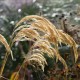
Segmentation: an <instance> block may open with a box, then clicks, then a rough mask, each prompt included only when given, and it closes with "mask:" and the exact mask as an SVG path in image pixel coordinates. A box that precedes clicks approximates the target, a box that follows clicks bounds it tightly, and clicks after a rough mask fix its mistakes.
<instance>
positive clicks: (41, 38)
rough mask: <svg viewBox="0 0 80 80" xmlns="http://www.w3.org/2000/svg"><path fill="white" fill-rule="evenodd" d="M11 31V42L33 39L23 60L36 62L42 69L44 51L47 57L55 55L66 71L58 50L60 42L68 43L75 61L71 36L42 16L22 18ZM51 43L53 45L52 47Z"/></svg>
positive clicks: (74, 46)
mask: <svg viewBox="0 0 80 80" xmlns="http://www.w3.org/2000/svg"><path fill="white" fill-rule="evenodd" d="M23 22H26V24H25V25H23ZM13 33H14V34H13V36H14V39H13V42H15V41H24V40H29V41H33V43H34V44H33V45H32V47H31V48H30V50H29V52H28V54H27V55H28V56H26V57H25V60H26V61H29V62H30V61H33V62H37V63H38V65H39V66H41V67H42V69H43V68H44V67H43V66H45V65H43V64H42V63H44V62H46V61H45V60H44V53H46V54H47V55H48V56H49V57H53V58H54V57H56V58H57V60H60V61H61V62H62V63H63V65H64V67H65V69H66V71H68V67H67V64H66V62H65V60H64V59H63V58H62V57H61V55H60V54H59V51H58V47H59V44H61V43H64V44H66V45H70V46H71V47H72V48H73V51H74V57H75V62H76V61H77V58H78V53H77V49H76V46H77V44H76V43H75V41H74V40H73V38H72V37H70V36H69V35H68V34H66V33H64V32H63V31H61V30H58V29H56V27H55V26H54V25H53V24H52V23H51V22H50V21H48V20H47V19H46V18H44V17H41V16H37V15H30V16H26V17H24V18H22V19H21V20H20V21H19V22H18V23H17V24H16V27H15V30H14V32H13ZM52 45H54V47H53V46H52ZM31 54H32V55H31ZM39 55H40V56H39Z"/></svg>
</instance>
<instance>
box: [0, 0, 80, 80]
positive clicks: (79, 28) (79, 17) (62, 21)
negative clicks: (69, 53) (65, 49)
mask: <svg viewBox="0 0 80 80" xmlns="http://www.w3.org/2000/svg"><path fill="white" fill-rule="evenodd" d="M27 15H39V16H44V17H45V18H47V19H49V20H50V21H51V22H52V23H53V24H54V25H55V26H56V28H58V29H62V30H64V31H65V32H66V33H68V34H69V35H71V36H72V37H73V38H74V40H75V41H76V42H77V44H78V45H80V0H0V33H1V34H2V35H4V36H5V37H6V39H7V41H8V42H9V41H10V39H11V34H12V32H13V29H14V27H15V24H16V23H17V22H18V21H19V20H20V19H21V18H23V17H25V16H27ZM21 44H24V46H21V45H19V47H17V44H15V45H14V46H13V48H12V50H13V53H14V57H15V61H11V57H10V58H9V61H8V64H7V65H6V69H7V70H5V74H6V73H7V75H6V76H9V74H10V73H11V71H13V69H15V68H16V66H17V64H18V65H19V64H20V63H21V62H22V61H23V59H22V57H21V55H22V54H21V52H23V51H21V50H22V47H23V49H24V51H25V52H27V51H28V46H26V45H25V43H24V42H23V43H21ZM27 45H29V44H27ZM4 50H5V48H4V47H3V46H2V45H0V60H3V59H4V55H5V54H4ZM79 53H80V50H79ZM79 61H80V58H79ZM14 62H15V64H14ZM1 64H2V62H0V65H1ZM13 64H14V65H13ZM69 64H71V63H69ZM79 69H80V68H79ZM10 70H11V71H10ZM8 73H9V74H8ZM5 74H4V75H5ZM34 80H36V79H34ZM71 80H72V79H71Z"/></svg>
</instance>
